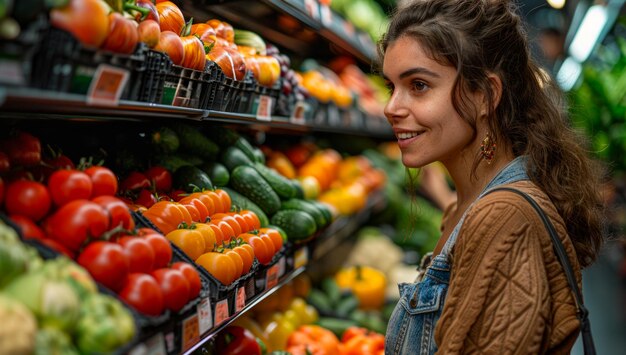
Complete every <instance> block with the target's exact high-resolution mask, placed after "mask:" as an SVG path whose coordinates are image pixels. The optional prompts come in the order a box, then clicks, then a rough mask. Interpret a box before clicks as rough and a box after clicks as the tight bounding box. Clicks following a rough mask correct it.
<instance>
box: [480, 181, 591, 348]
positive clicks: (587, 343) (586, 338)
mask: <svg viewBox="0 0 626 355" xmlns="http://www.w3.org/2000/svg"><path fill="white" fill-rule="evenodd" d="M495 191H510V192H513V193H516V194H518V195H520V196H522V197H523V198H524V199H526V201H528V202H529V203H530V205H531V206H533V208H534V209H535V211H537V214H539V217H540V218H541V221H542V222H543V224H544V225H545V227H546V229H547V230H548V234H549V235H550V239H552V245H553V246H554V251H555V253H556V256H557V258H558V259H559V262H560V263H561V266H562V267H563V271H564V272H565V277H566V278H567V283H568V284H569V286H570V288H571V290H572V293H573V294H574V301H575V302H576V308H577V310H578V311H577V315H578V319H579V320H580V328H581V329H580V330H581V333H582V337H583V349H584V352H585V355H595V354H596V348H595V345H594V344H593V337H592V336H591V324H590V323H589V311H588V310H587V308H585V305H584V304H583V297H582V294H581V292H580V289H579V288H578V283H577V282H576V277H575V276H574V269H573V268H572V264H571V263H570V260H569V258H568V257H567V253H566V252H565V247H564V246H563V243H561V239H559V236H558V234H557V233H556V230H555V229H554V226H553V225H552V222H551V221H550V219H549V218H548V216H546V214H545V213H544V212H543V209H541V207H540V206H539V205H538V204H537V202H536V201H535V200H534V199H533V198H532V197H530V196H529V195H527V194H526V193H524V192H522V191H520V190H517V189H514V188H510V187H498V188H495V189H492V190H490V191H488V192H487V194H489V193H492V192H495Z"/></svg>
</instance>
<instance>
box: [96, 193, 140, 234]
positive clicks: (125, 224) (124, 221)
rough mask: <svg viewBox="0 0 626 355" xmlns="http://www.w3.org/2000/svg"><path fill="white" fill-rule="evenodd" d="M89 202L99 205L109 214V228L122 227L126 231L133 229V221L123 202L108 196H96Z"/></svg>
mask: <svg viewBox="0 0 626 355" xmlns="http://www.w3.org/2000/svg"><path fill="white" fill-rule="evenodd" d="M91 201H93V202H95V203H97V204H99V205H100V206H102V208H104V209H105V210H106V211H107V212H108V213H109V226H110V227H111V228H115V227H117V226H122V228H124V229H126V230H133V229H135V221H134V220H133V216H132V215H131V214H130V210H129V209H128V206H127V205H126V204H125V203H124V201H122V200H120V199H119V198H117V197H113V196H108V195H103V196H98V197H96V198H93V199H92V200H91Z"/></svg>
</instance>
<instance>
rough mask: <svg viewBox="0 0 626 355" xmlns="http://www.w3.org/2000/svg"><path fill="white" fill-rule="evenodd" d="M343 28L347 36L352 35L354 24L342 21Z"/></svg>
mask: <svg viewBox="0 0 626 355" xmlns="http://www.w3.org/2000/svg"><path fill="white" fill-rule="evenodd" d="M343 30H344V31H345V32H346V34H347V35H348V36H349V37H352V36H354V32H355V29H354V25H353V24H352V22H350V21H343Z"/></svg>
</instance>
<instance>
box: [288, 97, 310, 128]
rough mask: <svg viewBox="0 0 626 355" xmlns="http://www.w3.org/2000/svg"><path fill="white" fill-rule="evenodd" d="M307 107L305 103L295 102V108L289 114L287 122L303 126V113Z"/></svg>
mask: <svg viewBox="0 0 626 355" xmlns="http://www.w3.org/2000/svg"><path fill="white" fill-rule="evenodd" d="M308 108H309V105H308V104H307V103H306V101H298V102H296V106H295V107H294V108H293V112H291V117H289V122H291V123H294V124H304V123H305V116H304V115H305V113H306V111H307V110H308Z"/></svg>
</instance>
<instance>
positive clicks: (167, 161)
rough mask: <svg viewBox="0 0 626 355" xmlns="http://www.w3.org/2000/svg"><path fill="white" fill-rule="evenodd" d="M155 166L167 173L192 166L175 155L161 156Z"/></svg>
mask: <svg viewBox="0 0 626 355" xmlns="http://www.w3.org/2000/svg"><path fill="white" fill-rule="evenodd" d="M157 164H158V165H161V166H162V167H164V168H165V169H167V170H169V171H176V170H178V169H179V168H180V167H182V166H186V165H189V166H192V165H193V164H192V163H191V162H189V161H187V160H186V159H184V158H181V157H180V156H179V155H177V154H167V155H162V156H160V157H158V158H157Z"/></svg>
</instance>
